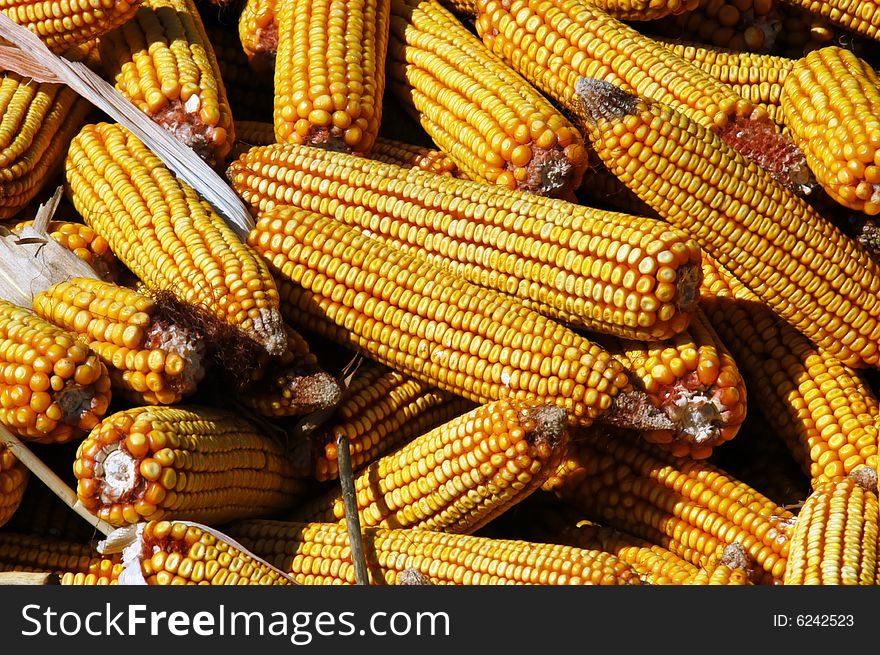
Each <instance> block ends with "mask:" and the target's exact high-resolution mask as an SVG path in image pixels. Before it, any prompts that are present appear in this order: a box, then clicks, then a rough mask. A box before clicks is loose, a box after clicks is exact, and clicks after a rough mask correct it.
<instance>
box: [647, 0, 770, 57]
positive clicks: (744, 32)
mask: <svg viewBox="0 0 880 655" xmlns="http://www.w3.org/2000/svg"><path fill="white" fill-rule="evenodd" d="M777 4H778V3H776V2H775V1H774V0H700V2H699V4H698V5H697V6H696V7H694V8H692V9H691V10H690V11H688V12H687V13H682V14H680V15H677V16H674V17H669V18H665V19H663V20H661V21H659V23H658V24H655V25H651V26H650V27H651V29H652V30H653V31H656V32H659V33H662V34H667V35H669V36H674V37H676V38H681V35H686V38H691V39H694V40H699V41H703V42H706V43H711V44H713V45H715V46H717V47H720V48H727V49H730V50H739V51H749V52H770V51H771V50H773V49H774V46H775V44H776V42H777V39H778V38H779V37H781V36H784V35H783V34H781V32H782V24H783V23H782V21H783V17H782V15H781V13H780V11H779V8H778V6H777Z"/></svg>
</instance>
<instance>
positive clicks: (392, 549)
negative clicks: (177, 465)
mask: <svg viewBox="0 0 880 655" xmlns="http://www.w3.org/2000/svg"><path fill="white" fill-rule="evenodd" d="M229 534H230V536H232V537H233V538H235V539H237V540H239V541H240V542H241V543H242V544H243V545H244V546H245V547H246V548H249V549H251V550H253V551H254V552H255V553H257V554H258V555H260V556H262V557H265V558H266V559H267V560H269V561H270V562H271V563H272V564H274V565H275V566H277V567H278V568H279V569H281V570H283V571H287V572H288V573H289V574H290V575H291V577H293V579H294V580H296V581H297V582H299V583H300V584H308V585H315V584H349V585H351V584H354V583H355V577H354V567H353V566H352V563H351V551H350V549H349V541H348V533H347V532H346V528H345V526H344V525H342V524H333V523H288V522H283V521H243V522H240V523H236V524H234V525H231V526H230V527H229ZM364 537H365V538H364V549H365V551H366V557H367V570H368V574H369V577H370V582H371V583H372V584H388V585H393V584H397V583H398V580H399V578H400V575H401V574H402V573H403V572H404V571H406V570H409V569H415V570H417V571H419V572H420V573H422V574H424V575H425V576H426V577H427V578H428V579H429V580H430V581H431V582H432V583H434V584H454V585H501V584H503V585H508V584H519V585H524V584H526V585H536V584H537V585H582V584H604V585H615V584H633V585H635V584H641V581H640V580H639V577H638V574H636V572H635V571H633V570H632V568H631V567H630V566H629V565H628V564H625V563H624V562H621V561H620V560H618V559H617V558H615V557H613V556H612V555H609V554H608V553H603V552H598V551H588V550H581V549H579V548H571V547H569V546H557V545H551V544H539V543H531V542H527V541H515V540H502V539H487V538H485V537H473V536H470V535H460V534H448V533H441V532H434V531H432V530H399V529H388V528H364Z"/></svg>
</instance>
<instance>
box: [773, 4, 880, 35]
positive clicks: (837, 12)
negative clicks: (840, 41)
mask: <svg viewBox="0 0 880 655" xmlns="http://www.w3.org/2000/svg"><path fill="white" fill-rule="evenodd" d="M785 2H786V3H787V4H790V5H792V6H795V7H800V8H802V9H806V10H807V11H808V12H810V14H812V15H814V16H821V17H822V18H827V19H828V20H829V21H830V22H831V23H833V24H834V25H839V26H841V27H845V28H846V29H848V30H850V31H852V32H855V33H857V34H861V35H863V36H867V37H870V38H872V39H877V38H878V28H880V11H878V6H877V3H876V2H875V1H874V0H863V1H860V2H847V1H846V0H821V1H819V0H785Z"/></svg>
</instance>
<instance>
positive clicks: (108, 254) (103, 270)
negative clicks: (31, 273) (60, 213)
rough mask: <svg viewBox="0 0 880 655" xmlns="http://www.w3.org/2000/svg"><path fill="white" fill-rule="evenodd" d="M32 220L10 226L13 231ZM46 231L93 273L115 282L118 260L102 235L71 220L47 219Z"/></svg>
mask: <svg viewBox="0 0 880 655" xmlns="http://www.w3.org/2000/svg"><path fill="white" fill-rule="evenodd" d="M33 224H34V222H33V221H22V222H21V223H16V224H15V225H14V226H12V227H11V228H10V230H11V231H12V232H14V233H17V232H19V231H20V230H22V229H23V228H25V227H33ZM47 232H48V234H49V236H50V237H52V238H53V239H55V241H57V242H58V243H60V244H61V245H62V246H64V247H65V248H67V249H68V250H69V251H70V252H72V253H73V254H75V255H76V256H77V257H79V258H80V259H82V260H83V261H84V262H85V263H86V264H88V265H89V266H91V267H92V269H93V270H94V271H95V273H97V274H98V276H99V277H100V278H101V279H102V280H104V281H106V282H116V280H117V278H118V276H119V262H118V261H117V260H116V256H115V255H114V254H113V251H111V250H110V244H108V243H107V240H106V239H104V238H103V237H100V236H98V235H97V234H96V233H95V231H94V230H93V229H92V228H90V227H89V226H88V225H84V224H83V223H75V222H72V221H62V220H58V221H49V225H48V226H47Z"/></svg>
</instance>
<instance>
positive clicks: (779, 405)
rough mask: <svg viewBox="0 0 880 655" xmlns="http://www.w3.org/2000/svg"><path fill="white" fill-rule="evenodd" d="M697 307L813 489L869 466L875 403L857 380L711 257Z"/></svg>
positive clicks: (879, 411) (873, 455)
mask: <svg viewBox="0 0 880 655" xmlns="http://www.w3.org/2000/svg"><path fill="white" fill-rule="evenodd" d="M703 271H704V275H705V277H704V282H703V287H702V289H701V295H702V296H703V299H702V300H701V303H702V306H703V307H704V308H705V310H706V313H707V315H708V316H709V318H710V319H711V320H712V322H713V325H714V326H715V328H716V329H717V330H718V332H719V334H721V336H722V338H723V339H724V340H725V343H726V344H727V346H728V347H729V348H730V350H731V352H732V353H733V356H734V358H735V359H736V361H737V363H738V365H739V367H740V369H741V370H742V371H743V374H744V375H745V376H746V381H747V384H749V385H751V386H752V388H753V390H754V393H752V395H751V397H752V398H753V399H754V400H755V403H756V406H757V407H758V408H759V409H760V411H761V412H762V414H763V415H764V417H765V418H766V419H767V421H768V422H769V424H770V426H771V427H772V431H773V432H775V433H776V434H778V435H779V436H780V437H781V438H782V439H783V440H784V441H785V442H786V444H787V445H788V448H789V450H790V451H791V452H792V453H793V454H794V456H795V458H796V459H797V461H798V463H799V464H800V465H801V466H802V468H803V470H804V471H805V472H806V473H807V474H808V475H810V476H811V477H812V479H813V484H814V485H815V484H817V483H819V482H820V481H821V480H822V479H835V478H838V477H840V476H844V475H847V474H848V473H850V472H851V471H852V470H854V469H855V468H856V467H858V466H861V465H865V464H867V465H874V466H876V462H877V447H878V431H877V422H878V417H880V403H878V401H877V398H876V397H875V396H874V394H873V393H872V392H871V391H870V389H869V388H868V386H867V385H866V384H865V382H864V381H863V380H861V379H860V378H859V376H858V374H857V373H856V372H855V371H854V370H852V369H851V368H850V367H848V366H847V365H845V364H843V363H841V362H840V361H839V360H838V359H837V358H836V357H834V356H833V355H830V354H828V353H827V352H823V351H822V350H820V349H818V348H816V346H814V345H813V344H812V343H810V341H809V340H807V339H806V338H805V337H804V336H803V335H802V334H800V333H799V332H798V331H797V330H795V329H794V328H792V327H791V326H789V325H788V324H787V323H785V322H783V321H781V320H780V319H779V318H777V316H776V315H775V314H774V313H773V312H772V311H771V310H770V309H769V308H768V307H766V305H764V304H763V303H762V302H760V300H759V299H758V298H757V296H755V295H754V294H753V293H751V292H750V291H749V290H748V289H747V288H746V287H745V286H744V285H743V284H742V283H741V282H739V281H738V280H737V279H736V278H734V277H733V276H732V275H730V274H729V273H727V272H726V271H724V270H723V269H722V268H721V267H720V266H719V265H718V263H717V261H715V260H713V259H712V258H711V257H708V256H706V257H704V260H703Z"/></svg>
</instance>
